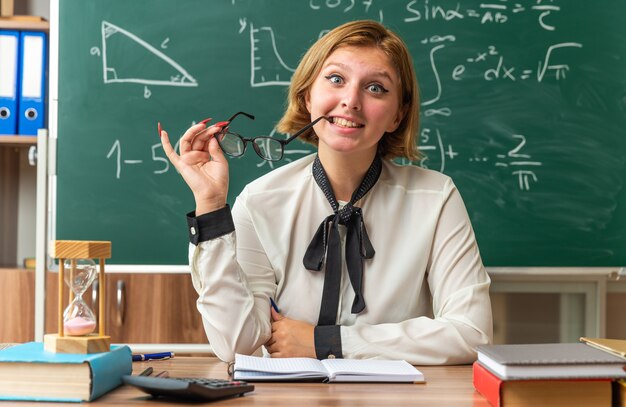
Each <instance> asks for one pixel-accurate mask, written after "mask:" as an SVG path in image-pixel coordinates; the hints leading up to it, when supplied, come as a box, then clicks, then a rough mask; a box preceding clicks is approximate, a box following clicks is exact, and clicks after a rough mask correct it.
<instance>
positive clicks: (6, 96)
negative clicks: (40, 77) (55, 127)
mask: <svg viewBox="0 0 626 407" xmlns="http://www.w3.org/2000/svg"><path fill="white" fill-rule="evenodd" d="M19 49H20V33H19V32H17V31H7V30H0V135H15V134H16V133H17V117H18V114H19V113H18V111H17V107H18V106H17V102H18V97H17V92H18V87H17V85H18V78H19Z"/></svg>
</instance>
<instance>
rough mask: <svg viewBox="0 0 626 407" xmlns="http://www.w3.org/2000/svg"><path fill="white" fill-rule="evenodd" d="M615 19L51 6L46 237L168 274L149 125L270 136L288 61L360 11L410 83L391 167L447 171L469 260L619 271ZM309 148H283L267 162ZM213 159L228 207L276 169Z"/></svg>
mask: <svg viewBox="0 0 626 407" xmlns="http://www.w3.org/2000/svg"><path fill="white" fill-rule="evenodd" d="M624 15H626V2H624V1H617V0H615V1H605V2H602V4H599V3H598V4H596V3H590V2H588V1H583V0H568V1H565V0H562V1H559V0H554V1H535V0H521V1H517V2H513V1H506V0H504V1H502V0H498V1H495V0H494V1H491V2H484V1H463V2H461V1H445V0H440V1H437V0H430V1H428V0H419V1H417V0H413V1H409V0H402V1H391V0H388V1H361V0H307V1H294V0H284V1H278V0H275V1H270V0H249V1H244V0H213V1H206V0H198V1H177V2H173V1H163V0H151V1H141V2H134V1H125V0H110V1H105V2H96V1H83V0H60V2H59V16H60V23H59V54H58V55H59V58H58V59H59V75H58V118H57V119H58V134H57V135H58V146H57V149H58V153H57V198H56V203H55V208H56V210H55V213H56V232H55V233H56V237H57V238H59V239H88V240H111V241H112V242H113V258H112V259H111V263H116V264H129V265H133V264H134V265H170V264H172V265H183V264H186V262H187V257H186V256H187V237H186V223H185V218H184V214H185V213H186V212H187V211H190V210H192V209H193V199H192V195H191V193H190V191H189V190H188V189H187V187H186V186H185V185H184V183H183V182H182V180H181V179H180V177H179V175H178V174H177V173H176V172H175V170H174V169H173V168H172V167H171V166H169V165H168V164H167V162H166V161H165V159H164V154H163V152H162V149H161V148H160V147H159V145H158V143H159V139H158V136H157V131H156V129H157V122H158V121H160V122H161V123H162V124H163V127H164V128H165V129H167V130H168V132H169V133H170V135H172V137H173V138H174V139H178V137H179V136H180V135H182V133H183V132H184V130H185V129H186V128H187V127H188V126H189V125H190V124H192V123H193V122H198V121H200V120H202V119H205V118H207V117H213V118H214V119H215V120H224V119H225V118H227V117H229V116H230V115H231V114H232V113H234V112H236V111H240V110H243V111H247V112H249V113H252V114H254V115H256V117H257V119H256V120H255V121H254V122H250V123H246V122H245V121H244V120H242V121H240V122H239V123H238V125H239V127H238V130H239V131H240V133H242V134H244V135H247V136H255V135H272V136H275V137H285V135H282V134H278V133H276V132H275V131H274V125H275V124H276V122H277V121H278V119H279V118H280V116H281V114H282V112H283V109H284V101H285V95H286V92H287V84H288V82H289V79H290V75H291V73H292V71H293V69H294V68H295V67H296V65H297V63H298V60H299V58H300V57H301V55H302V54H303V53H304V51H305V50H306V49H307V48H308V46H309V45H310V44H311V43H312V42H313V41H315V40H316V39H317V38H318V37H319V36H320V35H323V34H324V33H325V32H326V31H327V30H328V29H330V28H332V27H334V26H336V25H339V24H340V23H343V22H345V21H349V20H355V19H373V20H377V21H382V22H383V23H384V24H386V25H387V26H389V27H390V28H392V29H393V30H395V31H396V32H398V33H399V34H400V35H401V36H402V37H403V38H404V39H405V41H406V42H407V43H408V45H409V48H410V50H411V52H412V55H413V56H414V61H415V66H416V71H417V76H418V80H419V82H420V92H421V98H422V101H421V113H422V122H421V130H420V132H421V133H420V144H421V146H422V151H423V152H424V153H425V154H426V156H427V158H426V159H424V160H422V161H421V162H418V163H405V164H411V165H422V166H425V167H428V168H431V169H435V170H438V171H442V172H444V173H446V174H448V175H450V176H451V177H452V178H453V179H454V181H455V183H456V184H457V186H458V188H459V190H460V191H461V194H462V196H463V197H464V200H465V202H466V205H467V208H468V211H469V213H470V216H471V218H472V222H473V225H474V228H475V231H476V234H477V238H478V243H479V246H480V248H481V252H482V255H483V259H484V262H485V264H486V265H487V266H618V265H625V264H626V188H625V185H624V183H625V180H626V108H625V107H626V24H624ZM313 151H314V150H313V148H312V147H311V146H308V145H305V144H302V143H299V142H297V143H294V144H291V145H290V149H289V152H288V153H287V159H286V160H285V162H289V161H291V160H294V159H297V158H299V157H301V156H303V155H305V154H309V153H312V152H313ZM230 163H231V179H232V181H231V186H230V191H229V202H230V203H233V202H234V198H235V196H236V195H237V194H238V193H239V192H240V191H241V189H242V187H243V186H244V185H245V184H246V183H248V182H249V181H251V180H253V179H254V178H256V177H258V176H259V175H261V174H264V173H266V172H268V171H270V170H271V169H272V168H273V167H276V165H274V166H272V165H270V164H269V163H267V162H262V161H261V160H260V159H259V158H257V157H256V156H255V155H254V154H253V153H252V152H251V151H250V152H248V153H247V154H246V156H245V157H244V158H239V159H232V160H231V162H230ZM279 165H282V163H281V164H279ZM417 227H419V225H416V228H417Z"/></svg>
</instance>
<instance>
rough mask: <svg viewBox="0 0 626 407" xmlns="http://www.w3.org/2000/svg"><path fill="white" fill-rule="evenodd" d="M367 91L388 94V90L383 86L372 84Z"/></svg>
mask: <svg viewBox="0 0 626 407" xmlns="http://www.w3.org/2000/svg"><path fill="white" fill-rule="evenodd" d="M367 90H369V91H370V92H372V93H387V92H388V90H387V89H385V88H384V87H383V85H381V84H378V83H372V84H371V85H369V86H368V87H367Z"/></svg>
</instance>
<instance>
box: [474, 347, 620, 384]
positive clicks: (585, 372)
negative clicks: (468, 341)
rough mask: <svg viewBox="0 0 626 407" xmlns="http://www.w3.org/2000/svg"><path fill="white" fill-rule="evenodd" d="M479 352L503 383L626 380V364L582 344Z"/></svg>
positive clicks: (496, 349) (491, 348)
mask: <svg viewBox="0 0 626 407" xmlns="http://www.w3.org/2000/svg"><path fill="white" fill-rule="evenodd" d="M477 352H478V361H479V362H480V363H481V364H482V365H483V366H485V367H486V368H487V369H489V370H490V371H491V372H493V373H494V374H495V375H496V376H498V377H499V378H500V379H503V380H520V379H554V378H565V379H570V378H593V377H596V378H623V377H626V370H624V367H626V360H624V359H622V358H620V357H618V356H614V355H611V354H610V353H607V352H603V351H601V350H598V349H595V348H592V347H591V346H587V345H585V344H583V343H544V344H525V345H481V346H479V347H478V349H477Z"/></svg>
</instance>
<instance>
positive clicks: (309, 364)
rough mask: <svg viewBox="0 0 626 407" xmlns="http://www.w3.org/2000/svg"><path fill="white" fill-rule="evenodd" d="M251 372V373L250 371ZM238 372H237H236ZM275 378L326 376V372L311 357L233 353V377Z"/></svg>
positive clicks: (320, 364)
mask: <svg viewBox="0 0 626 407" xmlns="http://www.w3.org/2000/svg"><path fill="white" fill-rule="evenodd" d="M250 372H253V373H250ZM238 373H239V374H238ZM247 375H250V376H251V377H260V376H263V377H266V378H269V377H268V376H275V377H277V378H284V379H289V378H297V377H303V378H306V377H326V376H327V372H326V369H325V368H324V366H323V365H322V363H321V362H320V361H319V360H317V359H312V358H283V359H279V358H277V359H272V358H260V357H256V356H247V355H240V354H236V355H235V379H242V380H243V378H244V376H247Z"/></svg>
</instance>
